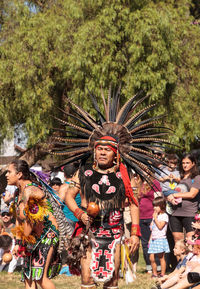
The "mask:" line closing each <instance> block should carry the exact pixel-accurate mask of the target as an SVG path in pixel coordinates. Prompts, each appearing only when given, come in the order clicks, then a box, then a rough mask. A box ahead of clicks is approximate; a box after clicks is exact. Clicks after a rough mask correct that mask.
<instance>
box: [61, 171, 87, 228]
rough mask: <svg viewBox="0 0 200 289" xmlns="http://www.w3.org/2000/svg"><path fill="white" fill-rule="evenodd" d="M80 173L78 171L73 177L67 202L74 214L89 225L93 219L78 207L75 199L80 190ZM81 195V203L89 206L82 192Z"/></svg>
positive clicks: (66, 198)
mask: <svg viewBox="0 0 200 289" xmlns="http://www.w3.org/2000/svg"><path fill="white" fill-rule="evenodd" d="M78 175H79V171H77V173H76V174H75V176H73V178H72V179H71V182H70V185H69V188H68V190H67V193H66V195H65V203H66V205H67V207H68V208H69V209H70V210H71V211H72V213H73V214H74V216H75V217H76V218H77V219H78V220H80V221H82V222H83V223H84V224H85V225H87V224H88V222H91V221H92V219H91V218H90V217H89V216H88V215H87V213H85V212H84V211H82V210H81V209H80V208H79V207H78V205H77V203H76V201H75V198H76V195H77V194H78V193H79V192H80V182H79V177H78ZM80 195H81V205H82V206H83V207H85V208H86V207H87V203H86V200H85V199H84V198H83V196H82V194H81V192H80Z"/></svg>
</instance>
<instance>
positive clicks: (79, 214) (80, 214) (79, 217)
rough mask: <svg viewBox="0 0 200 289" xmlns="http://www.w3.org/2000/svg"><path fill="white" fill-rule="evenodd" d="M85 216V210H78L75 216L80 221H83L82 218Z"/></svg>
mask: <svg viewBox="0 0 200 289" xmlns="http://www.w3.org/2000/svg"><path fill="white" fill-rule="evenodd" d="M83 214H85V212H84V211H83V210H81V209H80V208H77V209H76V210H75V212H74V216H75V217H76V218H77V219H78V220H79V221H80V220H81V216H82V215H83Z"/></svg>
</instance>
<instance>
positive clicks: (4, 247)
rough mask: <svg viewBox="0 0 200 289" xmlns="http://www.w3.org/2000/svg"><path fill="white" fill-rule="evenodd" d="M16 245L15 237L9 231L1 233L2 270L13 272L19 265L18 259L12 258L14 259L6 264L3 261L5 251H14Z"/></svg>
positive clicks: (0, 266)
mask: <svg viewBox="0 0 200 289" xmlns="http://www.w3.org/2000/svg"><path fill="white" fill-rule="evenodd" d="M14 246H15V242H14V239H12V238H11V236H10V235H9V234H8V233H3V234H2V235H0V272H1V271H7V272H8V273H10V274H11V273H13V272H14V270H15V268H16V266H17V259H16V258H12V260H11V261H10V262H9V263H8V264H6V263H4V261H3V255H4V253H8V252H12V250H13V248H14Z"/></svg>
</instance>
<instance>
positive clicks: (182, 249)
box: [157, 240, 188, 288]
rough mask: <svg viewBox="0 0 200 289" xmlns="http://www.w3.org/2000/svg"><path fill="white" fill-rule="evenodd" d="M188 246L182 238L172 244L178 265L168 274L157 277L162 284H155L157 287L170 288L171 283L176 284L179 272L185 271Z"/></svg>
mask: <svg viewBox="0 0 200 289" xmlns="http://www.w3.org/2000/svg"><path fill="white" fill-rule="evenodd" d="M187 254H188V248H187V246H186V243H185V242H184V240H179V241H177V242H176V244H175V246H174V255H175V256H176V258H177V259H178V261H179V262H178V265H177V266H176V268H175V270H174V271H173V272H172V273H171V274H169V275H165V276H163V277H162V278H160V279H159V283H160V284H162V283H163V284H162V285H160V286H159V285H157V288H170V287H171V286H172V285H174V284H176V283H177V282H178V280H179V276H180V274H182V273H183V272H184V271H185V267H186V263H187V260H188V258H187V257H188V255H187Z"/></svg>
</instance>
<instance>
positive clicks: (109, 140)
mask: <svg viewBox="0 0 200 289" xmlns="http://www.w3.org/2000/svg"><path fill="white" fill-rule="evenodd" d="M100 145H103V146H107V147H109V148H110V149H111V150H112V151H113V152H114V153H115V154H117V146H118V145H117V141H116V139H114V137H112V136H109V135H106V136H102V137H101V138H100V139H99V140H97V141H96V142H95V148H97V147H98V146H100Z"/></svg>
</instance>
